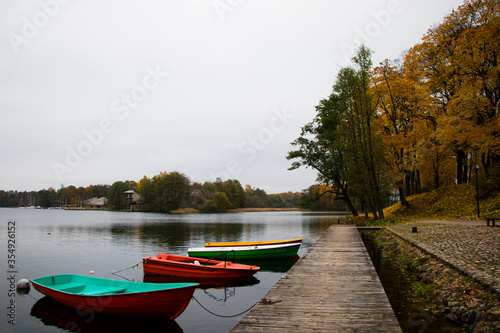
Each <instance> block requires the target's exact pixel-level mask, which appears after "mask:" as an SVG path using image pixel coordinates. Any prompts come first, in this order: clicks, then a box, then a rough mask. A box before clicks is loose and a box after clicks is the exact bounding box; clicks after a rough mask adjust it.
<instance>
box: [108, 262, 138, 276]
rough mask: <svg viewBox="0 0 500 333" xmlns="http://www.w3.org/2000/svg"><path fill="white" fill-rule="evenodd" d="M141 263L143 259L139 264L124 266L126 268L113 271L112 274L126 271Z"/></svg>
mask: <svg viewBox="0 0 500 333" xmlns="http://www.w3.org/2000/svg"><path fill="white" fill-rule="evenodd" d="M140 264H142V261H139V262H138V263H137V264H135V265H133V266H130V267H127V268H124V269H120V270H119V271H116V272H113V273H111V274H115V273H120V272H123V271H126V270H127V269H131V268H134V267H138V266H139V265H140Z"/></svg>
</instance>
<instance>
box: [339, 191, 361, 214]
mask: <svg viewBox="0 0 500 333" xmlns="http://www.w3.org/2000/svg"><path fill="white" fill-rule="evenodd" d="M340 191H341V192H342V196H343V197H344V202H345V204H346V206H347V209H348V210H349V211H350V212H351V214H352V216H358V215H359V214H358V211H357V210H356V207H354V205H353V204H352V201H351V198H350V197H349V194H347V191H345V190H344V189H343V188H341V189H340Z"/></svg>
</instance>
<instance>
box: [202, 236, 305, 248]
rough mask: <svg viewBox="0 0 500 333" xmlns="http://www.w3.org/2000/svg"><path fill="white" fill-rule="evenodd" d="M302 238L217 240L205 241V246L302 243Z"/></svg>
mask: <svg viewBox="0 0 500 333" xmlns="http://www.w3.org/2000/svg"><path fill="white" fill-rule="evenodd" d="M303 240H304V238H295V239H283V240H270V241H255V242H219V243H206V244H205V247H227V246H231V247H233V246H255V245H276V244H291V243H302V241H303Z"/></svg>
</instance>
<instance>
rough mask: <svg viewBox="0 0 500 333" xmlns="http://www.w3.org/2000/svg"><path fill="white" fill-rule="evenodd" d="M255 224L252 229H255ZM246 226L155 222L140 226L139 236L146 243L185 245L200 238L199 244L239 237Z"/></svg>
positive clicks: (239, 224)
mask: <svg viewBox="0 0 500 333" xmlns="http://www.w3.org/2000/svg"><path fill="white" fill-rule="evenodd" d="M254 227H255V226H254V225H253V226H252V229H254ZM244 229H245V226H244V224H241V223H155V224H143V225H141V226H140V227H139V232H140V234H139V237H140V239H141V240H143V241H144V242H145V243H152V244H155V245H156V244H163V245H164V244H168V245H169V246H170V247H177V246H185V244H190V243H191V242H190V241H191V240H193V239H196V238H199V239H200V244H198V245H199V246H203V245H204V243H205V242H208V241H214V240H218V239H239V238H240V237H241V235H242V233H243V232H244Z"/></svg>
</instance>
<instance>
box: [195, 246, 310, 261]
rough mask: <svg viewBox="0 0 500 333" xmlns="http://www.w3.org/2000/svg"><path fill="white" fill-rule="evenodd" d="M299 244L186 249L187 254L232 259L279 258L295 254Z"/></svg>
mask: <svg viewBox="0 0 500 333" xmlns="http://www.w3.org/2000/svg"><path fill="white" fill-rule="evenodd" d="M300 245H301V243H292V244H276V245H255V246H235V247H230V246H224V247H196V248H189V249H188V256H190V257H199V258H211V259H215V258H217V259H218V260H233V261H234V260H237V259H242V260H248V259H280V258H289V257H294V256H296V255H297V252H298V251H299V248H300Z"/></svg>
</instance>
